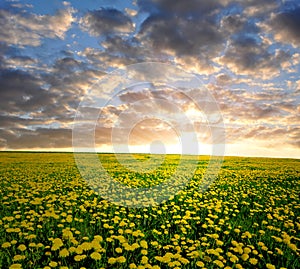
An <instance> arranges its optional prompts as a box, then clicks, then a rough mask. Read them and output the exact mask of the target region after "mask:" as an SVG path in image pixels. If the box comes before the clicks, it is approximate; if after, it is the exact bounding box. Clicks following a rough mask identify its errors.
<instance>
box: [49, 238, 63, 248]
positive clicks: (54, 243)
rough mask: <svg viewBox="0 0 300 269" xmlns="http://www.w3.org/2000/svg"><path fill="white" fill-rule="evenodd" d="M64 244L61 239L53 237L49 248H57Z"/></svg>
mask: <svg viewBox="0 0 300 269" xmlns="http://www.w3.org/2000/svg"><path fill="white" fill-rule="evenodd" d="M63 245H64V243H63V241H62V240H61V239H60V238H55V239H54V240H53V241H52V248H51V250H54V251H55V250H58V249H59V248H60V247H62V246H63Z"/></svg>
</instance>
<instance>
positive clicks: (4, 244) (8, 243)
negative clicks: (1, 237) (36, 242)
mask: <svg viewBox="0 0 300 269" xmlns="http://www.w3.org/2000/svg"><path fill="white" fill-rule="evenodd" d="M1 246H2V247H3V248H9V247H10V246H11V243H10V242H4V243H3V244H2V245H1Z"/></svg>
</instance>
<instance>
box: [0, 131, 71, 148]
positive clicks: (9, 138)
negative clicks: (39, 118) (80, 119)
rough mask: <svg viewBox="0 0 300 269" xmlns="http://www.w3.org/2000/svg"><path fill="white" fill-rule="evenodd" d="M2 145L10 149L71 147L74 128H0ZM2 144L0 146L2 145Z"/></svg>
mask: <svg viewBox="0 0 300 269" xmlns="http://www.w3.org/2000/svg"><path fill="white" fill-rule="evenodd" d="M0 137H1V140H2V142H1V141H0V143H1V144H2V145H5V147H6V148H10V149H23V148H24V146H25V147H26V148H28V149H34V148H37V149H39V148H64V147H71V146H72V145H71V141H72V140H71V139H72V130H71V129H63V128H60V129H48V128H38V129H36V130H27V129H24V128H16V129H10V130H9V131H8V130H3V129H0ZM1 144H0V147H1Z"/></svg>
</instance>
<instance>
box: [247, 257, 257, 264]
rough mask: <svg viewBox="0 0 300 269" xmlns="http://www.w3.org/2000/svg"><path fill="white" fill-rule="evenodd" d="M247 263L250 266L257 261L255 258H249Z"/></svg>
mask: <svg viewBox="0 0 300 269" xmlns="http://www.w3.org/2000/svg"><path fill="white" fill-rule="evenodd" d="M249 262H250V263H251V264H252V265H256V264H257V262H258V260H257V259H255V258H250V259H249Z"/></svg>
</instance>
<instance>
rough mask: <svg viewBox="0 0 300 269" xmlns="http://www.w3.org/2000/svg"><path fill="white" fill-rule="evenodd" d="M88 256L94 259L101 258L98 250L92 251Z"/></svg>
mask: <svg viewBox="0 0 300 269" xmlns="http://www.w3.org/2000/svg"><path fill="white" fill-rule="evenodd" d="M90 256H91V258H92V259H93V260H96V261H98V260H101V254H100V253H98V252H93V253H92V254H91V255H90Z"/></svg>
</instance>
